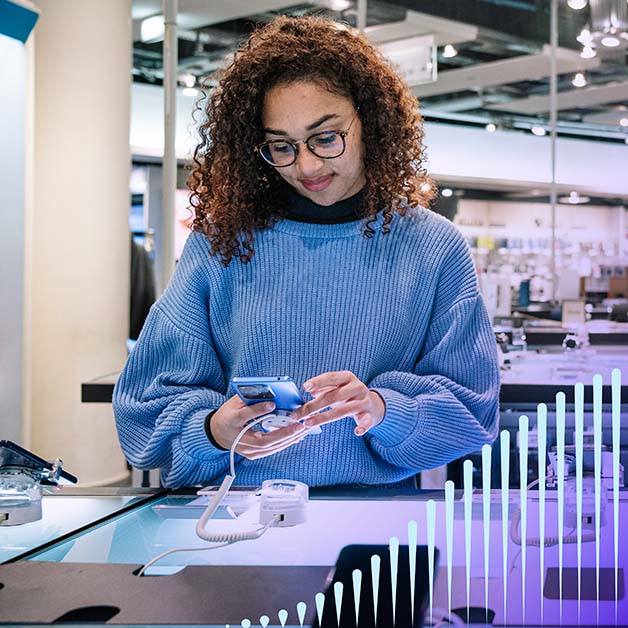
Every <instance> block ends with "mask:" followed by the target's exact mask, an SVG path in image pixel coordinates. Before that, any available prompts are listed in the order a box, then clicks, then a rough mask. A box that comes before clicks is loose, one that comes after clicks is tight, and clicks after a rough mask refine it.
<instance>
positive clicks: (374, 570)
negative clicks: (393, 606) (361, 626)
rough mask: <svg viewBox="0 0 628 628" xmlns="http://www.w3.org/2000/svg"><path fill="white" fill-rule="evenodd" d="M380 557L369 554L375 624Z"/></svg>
mask: <svg viewBox="0 0 628 628" xmlns="http://www.w3.org/2000/svg"><path fill="white" fill-rule="evenodd" d="M381 564H382V559H381V558H380V557H379V556H378V555H377V554H373V556H371V583H372V585H373V616H374V617H375V625H376V626H377V600H378V599H379V570H380V567H381Z"/></svg>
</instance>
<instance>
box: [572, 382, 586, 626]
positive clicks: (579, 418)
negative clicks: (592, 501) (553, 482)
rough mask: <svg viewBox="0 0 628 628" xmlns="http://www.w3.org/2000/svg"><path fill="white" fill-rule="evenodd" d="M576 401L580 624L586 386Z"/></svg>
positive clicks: (577, 387)
mask: <svg viewBox="0 0 628 628" xmlns="http://www.w3.org/2000/svg"><path fill="white" fill-rule="evenodd" d="M574 401H575V423H576V425H575V433H574V440H575V445H576V529H577V532H576V534H577V543H578V546H577V547H578V623H580V608H581V606H582V604H581V601H582V599H581V598H582V462H583V456H584V454H583V439H584V436H583V435H584V384H581V383H577V384H576V385H575V386H574Z"/></svg>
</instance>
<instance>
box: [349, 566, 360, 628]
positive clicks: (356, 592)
mask: <svg viewBox="0 0 628 628" xmlns="http://www.w3.org/2000/svg"><path fill="white" fill-rule="evenodd" d="M351 579H352V580H353V599H354V601H355V625H356V626H357V625H358V621H359V619H360V597H361V595H362V571H361V570H360V569H354V570H353V571H352V572H351Z"/></svg>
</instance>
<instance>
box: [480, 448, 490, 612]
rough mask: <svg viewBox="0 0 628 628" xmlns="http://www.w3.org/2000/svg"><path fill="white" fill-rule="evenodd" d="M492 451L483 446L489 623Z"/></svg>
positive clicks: (485, 566) (485, 573)
mask: <svg viewBox="0 0 628 628" xmlns="http://www.w3.org/2000/svg"><path fill="white" fill-rule="evenodd" d="M491 451H492V448H491V446H490V445H488V444H486V445H483V446H482V505H483V511H482V512H483V523H484V603H485V606H486V623H488V559H489V542H490V536H491Z"/></svg>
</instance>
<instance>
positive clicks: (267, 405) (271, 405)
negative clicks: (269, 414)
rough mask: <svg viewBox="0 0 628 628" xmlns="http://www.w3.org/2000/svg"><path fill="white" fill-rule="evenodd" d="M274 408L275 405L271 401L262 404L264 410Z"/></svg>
mask: <svg viewBox="0 0 628 628" xmlns="http://www.w3.org/2000/svg"><path fill="white" fill-rule="evenodd" d="M274 407H275V404H274V403H273V402H272V401H269V402H268V403H265V404H264V410H272V409H273V408H274Z"/></svg>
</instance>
